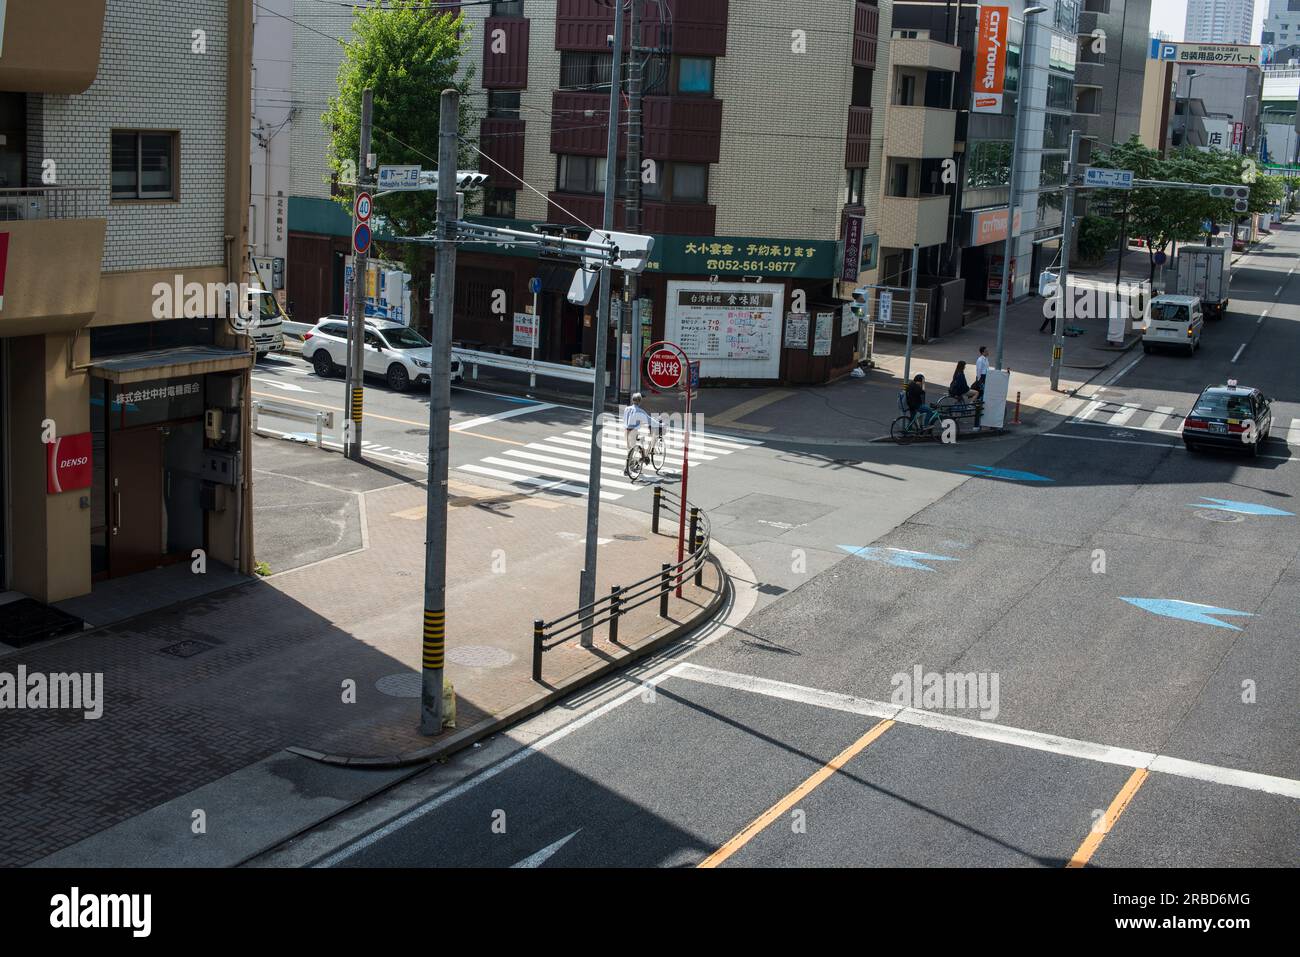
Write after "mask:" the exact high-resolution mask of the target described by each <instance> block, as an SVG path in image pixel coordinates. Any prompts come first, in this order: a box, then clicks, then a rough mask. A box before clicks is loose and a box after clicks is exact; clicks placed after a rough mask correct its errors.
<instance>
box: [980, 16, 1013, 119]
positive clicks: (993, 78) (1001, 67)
mask: <svg viewBox="0 0 1300 957" xmlns="http://www.w3.org/2000/svg"><path fill="white" fill-rule="evenodd" d="M1009 19H1010V10H1009V9H1008V8H1007V7H1001V6H997V7H995V6H987V5H985V6H981V7H980V18H979V30H978V31H977V33H976V34H975V67H974V82H973V97H972V99H973V100H974V102H973V103H972V105H971V111H972V112H975V113H1001V112H1002V84H1003V81H1004V80H1005V78H1006V71H1007V21H1008V20H1009Z"/></svg>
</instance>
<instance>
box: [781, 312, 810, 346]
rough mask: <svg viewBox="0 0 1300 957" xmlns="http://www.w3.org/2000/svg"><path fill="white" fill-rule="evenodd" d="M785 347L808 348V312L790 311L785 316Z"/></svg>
mask: <svg viewBox="0 0 1300 957" xmlns="http://www.w3.org/2000/svg"><path fill="white" fill-rule="evenodd" d="M785 347H786V348H787V349H807V348H808V314H807V313H798V312H792V313H790V314H789V315H788V316H786V317H785Z"/></svg>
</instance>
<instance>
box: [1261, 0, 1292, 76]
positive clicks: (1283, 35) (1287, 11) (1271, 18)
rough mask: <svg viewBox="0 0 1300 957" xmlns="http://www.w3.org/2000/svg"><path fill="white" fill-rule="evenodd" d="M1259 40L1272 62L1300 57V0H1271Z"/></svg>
mask: <svg viewBox="0 0 1300 957" xmlns="http://www.w3.org/2000/svg"><path fill="white" fill-rule="evenodd" d="M1259 42H1260V45H1261V46H1262V47H1264V49H1265V53H1266V57H1267V59H1268V60H1269V61H1270V62H1272V63H1278V64H1283V65H1285V64H1288V63H1290V61H1292V60H1296V59H1300V0H1269V4H1268V14H1267V15H1266V16H1265V17H1264V27H1263V29H1262V31H1261V32H1260V36H1259Z"/></svg>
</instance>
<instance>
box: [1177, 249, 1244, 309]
mask: <svg viewBox="0 0 1300 957" xmlns="http://www.w3.org/2000/svg"><path fill="white" fill-rule="evenodd" d="M1175 269H1176V271H1175V274H1174V282H1173V285H1172V287H1167V288H1166V289H1165V292H1166V293H1169V294H1171V295H1179V296H1196V297H1197V298H1199V299H1200V300H1201V308H1202V309H1203V310H1204V312H1205V318H1207V319H1222V318H1223V314H1224V313H1225V312H1227V311H1228V283H1229V282H1230V281H1231V280H1232V247H1231V246H1229V245H1227V244H1226V243H1225V244H1223V245H1219V244H1218V243H1215V244H1214V245H1210V246H1180V247H1179V249H1178V259H1177V263H1176V267H1175Z"/></svg>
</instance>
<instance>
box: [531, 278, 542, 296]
mask: <svg viewBox="0 0 1300 957" xmlns="http://www.w3.org/2000/svg"><path fill="white" fill-rule="evenodd" d="M528 291H529V292H531V293H532V294H533V295H534V296H535V295H537V294H538V293H539V292H541V291H542V277H541V276H534V277H533V278H532V279H530V280H528Z"/></svg>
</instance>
